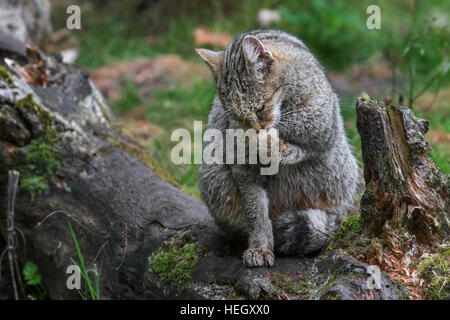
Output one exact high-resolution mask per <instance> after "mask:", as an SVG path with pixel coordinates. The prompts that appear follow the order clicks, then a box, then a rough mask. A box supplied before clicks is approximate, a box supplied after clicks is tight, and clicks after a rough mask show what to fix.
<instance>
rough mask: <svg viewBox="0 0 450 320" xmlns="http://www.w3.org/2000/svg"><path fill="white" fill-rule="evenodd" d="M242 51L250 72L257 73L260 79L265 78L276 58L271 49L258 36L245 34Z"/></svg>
mask: <svg viewBox="0 0 450 320" xmlns="http://www.w3.org/2000/svg"><path fill="white" fill-rule="evenodd" d="M242 51H243V53H244V58H245V63H246V66H247V71H248V73H249V74H253V75H255V76H256V77H257V78H258V79H260V80H261V79H262V78H264V76H265V75H266V74H267V73H268V72H269V70H270V66H271V65H272V63H273V62H274V60H275V59H274V57H273V55H272V52H271V51H270V49H268V48H267V47H266V46H264V44H263V43H262V42H261V41H259V40H258V39H257V38H255V37H253V36H245V37H244V39H243V40H242Z"/></svg>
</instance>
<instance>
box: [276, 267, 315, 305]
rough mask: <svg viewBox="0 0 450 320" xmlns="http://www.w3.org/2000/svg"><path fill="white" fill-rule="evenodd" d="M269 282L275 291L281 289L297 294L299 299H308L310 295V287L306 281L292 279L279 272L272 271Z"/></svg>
mask: <svg viewBox="0 0 450 320" xmlns="http://www.w3.org/2000/svg"><path fill="white" fill-rule="evenodd" d="M271 282H272V284H273V286H274V288H275V289H276V290H277V291H279V290H282V291H284V292H285V293H288V294H295V295H298V296H299V298H300V299H309V297H310V295H311V287H310V285H309V284H308V283H306V282H299V281H296V280H293V279H291V277H289V276H287V275H283V274H281V273H273V274H272V276H271Z"/></svg>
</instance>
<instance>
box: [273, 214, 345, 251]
mask: <svg viewBox="0 0 450 320" xmlns="http://www.w3.org/2000/svg"><path fill="white" fill-rule="evenodd" d="M342 218H343V217H342V216H340V215H339V214H336V213H334V212H325V211H323V210H316V209H308V210H300V211H288V212H285V213H284V214H283V215H282V216H280V217H278V218H277V219H275V220H274V221H273V233H274V240H275V252H276V253H278V254H280V253H281V254H285V255H296V254H308V253H312V252H314V251H317V250H319V249H321V248H322V247H323V246H324V245H325V244H326V243H327V240H328V237H329V236H330V235H331V234H333V233H334V232H335V231H336V230H337V228H338V227H339V224H340V222H341V220H342Z"/></svg>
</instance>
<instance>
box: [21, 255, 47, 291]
mask: <svg viewBox="0 0 450 320" xmlns="http://www.w3.org/2000/svg"><path fill="white" fill-rule="evenodd" d="M38 271H39V269H38V266H37V265H35V264H34V263H32V262H30V261H28V262H27V263H26V264H25V266H24V267H23V269H22V275H23V279H24V280H25V283H26V285H27V286H28V289H30V291H32V293H31V294H30V296H31V298H32V299H34V300H36V299H39V300H42V299H45V297H46V295H47V291H46V290H45V289H43V287H42V285H41V281H42V276H41V275H40V274H39V273H38Z"/></svg>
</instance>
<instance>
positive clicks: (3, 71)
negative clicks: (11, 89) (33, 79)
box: [0, 66, 14, 84]
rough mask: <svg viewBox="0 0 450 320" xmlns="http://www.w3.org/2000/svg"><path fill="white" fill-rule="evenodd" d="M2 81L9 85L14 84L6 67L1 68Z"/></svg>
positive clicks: (0, 77)
mask: <svg viewBox="0 0 450 320" xmlns="http://www.w3.org/2000/svg"><path fill="white" fill-rule="evenodd" d="M0 79H1V80H3V81H5V82H7V83H9V84H13V82H14V81H13V79H12V77H11V74H10V73H9V70H8V69H7V68H6V67H4V66H0Z"/></svg>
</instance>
